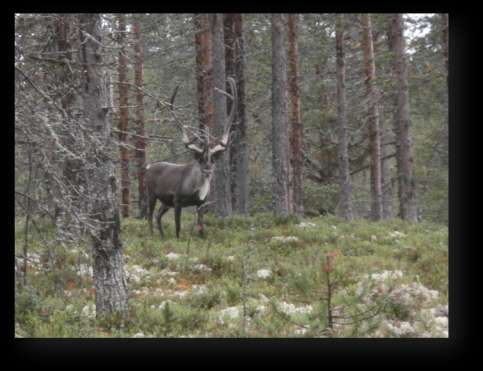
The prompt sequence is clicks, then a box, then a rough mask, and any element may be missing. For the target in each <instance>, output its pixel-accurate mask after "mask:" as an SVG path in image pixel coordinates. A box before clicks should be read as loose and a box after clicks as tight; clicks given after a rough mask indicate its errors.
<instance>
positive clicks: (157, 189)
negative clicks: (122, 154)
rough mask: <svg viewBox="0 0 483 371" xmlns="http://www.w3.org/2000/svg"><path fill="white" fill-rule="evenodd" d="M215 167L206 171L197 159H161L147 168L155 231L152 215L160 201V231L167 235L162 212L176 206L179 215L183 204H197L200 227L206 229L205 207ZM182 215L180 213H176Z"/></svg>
mask: <svg viewBox="0 0 483 371" xmlns="http://www.w3.org/2000/svg"><path fill="white" fill-rule="evenodd" d="M212 169H213V167H212V168H211V169H210V171H209V172H207V171H204V170H203V168H202V165H200V163H198V162H197V161H196V160H195V161H192V162H190V163H188V164H172V163H169V162H157V163H153V164H150V165H148V166H147V168H146V170H147V171H146V187H147V193H148V218H149V225H150V230H151V233H152V229H153V227H152V216H153V212H154V208H155V207H156V201H157V200H159V201H160V202H161V207H160V209H159V213H158V216H157V224H158V229H159V233H160V234H161V237H163V236H164V235H163V229H162V225H161V218H162V216H163V215H164V214H165V213H166V212H167V211H168V210H169V209H170V208H172V207H174V208H175V219H179V218H180V216H181V208H183V207H188V206H196V207H197V213H198V229H199V231H200V233H201V234H202V233H203V224H202V223H203V214H202V213H203V211H202V208H201V206H202V205H203V204H204V203H205V201H206V199H207V197H208V193H209V190H210V180H211V174H212ZM177 215H179V216H178V217H176V216H177ZM179 229H180V226H179V222H177V223H176V237H177V238H179Z"/></svg>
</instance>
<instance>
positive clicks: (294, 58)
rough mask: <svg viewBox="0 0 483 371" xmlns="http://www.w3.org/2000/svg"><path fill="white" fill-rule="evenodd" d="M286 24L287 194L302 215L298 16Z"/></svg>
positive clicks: (290, 16)
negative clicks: (288, 113)
mask: <svg viewBox="0 0 483 371" xmlns="http://www.w3.org/2000/svg"><path fill="white" fill-rule="evenodd" d="M287 24H288V67H289V70H288V81H289V94H290V126H291V131H290V165H291V166H290V169H291V171H290V179H289V194H290V197H289V198H290V202H291V203H292V206H291V209H292V211H293V212H294V213H295V214H296V215H300V216H301V215H303V212H304V207H303V179H302V176H303V172H302V170H303V159H302V134H303V130H302V119H301V114H300V91H299V86H298V69H299V67H298V54H299V52H298V45H297V43H298V18H297V15H296V14H289V15H288V19H287Z"/></svg>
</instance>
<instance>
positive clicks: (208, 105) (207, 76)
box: [193, 14, 215, 210]
mask: <svg viewBox="0 0 483 371" xmlns="http://www.w3.org/2000/svg"><path fill="white" fill-rule="evenodd" d="M193 21H194V26H195V30H196V32H195V50H196V83H197V84H196V85H197V98H198V119H199V126H200V129H201V130H204V129H205V127H206V128H208V130H209V131H210V133H213V131H214V121H213V56H212V33H211V26H210V15H208V14H194V17H193ZM214 183H215V181H214V177H212V178H211V183H210V189H215V186H214ZM208 202H209V203H214V202H215V192H210V193H208ZM208 209H209V210H213V209H214V208H213V206H209V207H208Z"/></svg>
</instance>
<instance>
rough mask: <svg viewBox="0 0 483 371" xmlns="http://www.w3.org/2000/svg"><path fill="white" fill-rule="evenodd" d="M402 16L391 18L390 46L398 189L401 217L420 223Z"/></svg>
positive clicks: (396, 15) (397, 15)
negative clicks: (414, 172) (394, 90)
mask: <svg viewBox="0 0 483 371" xmlns="http://www.w3.org/2000/svg"><path fill="white" fill-rule="evenodd" d="M403 32H404V21H403V18H402V14H395V15H393V16H392V17H391V46H392V54H393V55H392V57H393V70H394V73H395V77H396V82H397V102H396V110H395V116H394V132H395V134H396V152H397V156H396V157H397V168H398V185H399V187H398V189H399V215H400V217H401V218H402V219H404V220H407V221H417V209H416V194H415V181H414V176H413V155H412V143H411V141H412V137H411V121H410V117H409V88H408V71H407V62H406V42H405V39H404V34H403Z"/></svg>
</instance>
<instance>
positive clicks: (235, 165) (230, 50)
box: [224, 13, 248, 214]
mask: <svg viewBox="0 0 483 371" xmlns="http://www.w3.org/2000/svg"><path fill="white" fill-rule="evenodd" d="M224 23H225V60H226V76H234V78H235V81H236V87H237V96H238V102H237V112H236V116H235V117H236V123H235V124H234V125H233V126H232V129H231V137H232V141H231V144H230V173H231V202H232V208H233V212H235V213H238V214H247V213H248V152H247V119H246V113H245V72H244V68H245V61H244V59H245V56H244V44H243V43H244V41H243V19H242V15H241V14H240V13H233V14H232V13H229V14H225V16H224ZM231 104H232V101H231V100H230V99H228V101H227V112H230V109H231Z"/></svg>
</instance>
